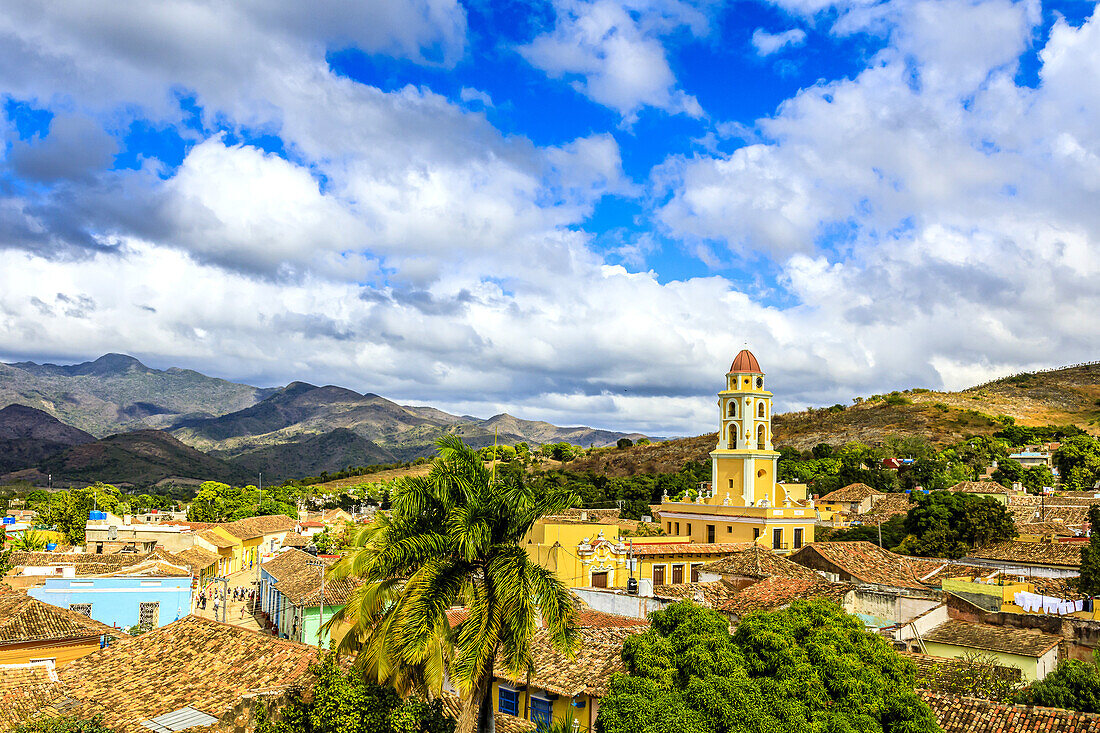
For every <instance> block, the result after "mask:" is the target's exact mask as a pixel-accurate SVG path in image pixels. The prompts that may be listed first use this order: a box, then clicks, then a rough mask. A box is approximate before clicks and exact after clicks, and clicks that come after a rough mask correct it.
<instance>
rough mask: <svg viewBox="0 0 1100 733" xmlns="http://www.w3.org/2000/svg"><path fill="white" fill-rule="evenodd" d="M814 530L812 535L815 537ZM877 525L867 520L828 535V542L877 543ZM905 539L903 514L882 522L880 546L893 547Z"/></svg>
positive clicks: (888, 548)
mask: <svg viewBox="0 0 1100 733" xmlns="http://www.w3.org/2000/svg"><path fill="white" fill-rule="evenodd" d="M818 531H820V530H815V533H814V537H815V538H816V537H817V532H818ZM878 538H879V526H878V525H877V524H875V523H873V522H870V521H868V522H867V523H865V524H860V525H858V526H855V527H850V528H848V529H845V530H842V531H839V532H837V533H835V534H833V535H831V536H830V537H829V541H830V542H859V541H862V542H871V543H873V544H876V545H877V544H878ZM904 539H905V515H903V514H899V515H897V516H894V517H890V519H888V520H886V521H885V522H883V523H882V546H883V547H885V548H886V549H887V550H890V549H893V548H895V547H897V546H898V545H900V544H901V542H902V540H904Z"/></svg>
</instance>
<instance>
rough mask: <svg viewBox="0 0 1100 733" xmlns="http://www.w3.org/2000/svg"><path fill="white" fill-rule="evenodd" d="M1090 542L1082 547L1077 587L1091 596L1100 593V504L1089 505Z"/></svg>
mask: <svg viewBox="0 0 1100 733" xmlns="http://www.w3.org/2000/svg"><path fill="white" fill-rule="evenodd" d="M1089 528H1090V530H1091V531H1090V536H1089V543H1088V545H1086V546H1085V547H1082V548H1081V574H1080V576H1078V578H1077V589H1078V590H1079V591H1081V592H1082V593H1085V594H1086V595H1090V596H1098V595H1100V506H1098V505H1096V504H1093V505H1092V506H1090V507H1089Z"/></svg>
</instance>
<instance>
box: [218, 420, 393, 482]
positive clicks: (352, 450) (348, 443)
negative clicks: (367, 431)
mask: <svg viewBox="0 0 1100 733" xmlns="http://www.w3.org/2000/svg"><path fill="white" fill-rule="evenodd" d="M396 462H397V458H395V457H394V455H393V454H392V453H390V452H389V451H388V450H386V449H385V448H383V447H382V446H380V445H378V444H377V443H374V442H372V441H370V440H367V439H366V438H363V437H361V436H359V435H357V434H356V433H355V432H354V431H352V430H348V429H347V428H336V429H335V430H330V431H329V432H327V433H321V434H320V435H317V436H314V437H311V438H306V439H304V440H300V441H295V442H291V443H281V444H279V445H269V446H265V447H263V448H256V449H254V450H250V451H248V452H247V453H242V454H240V455H239V456H237V457H236V458H233V459H232V460H230V461H229V463H230V464H232V465H233V466H236V467H238V468H241V469H244V470H246V471H248V472H249V473H250V474H251V475H256V474H257V473H259V472H263V474H264V476H265V477H270V480H272V481H281V480H283V479H286V478H291V477H294V478H299V477H302V476H320V475H321V473H322V472H325V471H328V472H330V473H334V472H336V471H340V470H342V469H344V468H347V467H348V466H371V465H377V464H380V463H396Z"/></svg>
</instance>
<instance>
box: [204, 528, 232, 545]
mask: <svg viewBox="0 0 1100 733" xmlns="http://www.w3.org/2000/svg"><path fill="white" fill-rule="evenodd" d="M197 536H198V537H201V538H202V539H204V540H206V541H207V542H209V543H210V544H212V545H213V546H214V547H218V548H221V549H228V548H230V547H233V546H235V545H238V544H240V543H239V542H236V541H234V540H232V539H230V538H228V537H226V536H225V535H222V534H218V533H217V532H215V531H214V530H212V529H203V530H199V533H198V535H197Z"/></svg>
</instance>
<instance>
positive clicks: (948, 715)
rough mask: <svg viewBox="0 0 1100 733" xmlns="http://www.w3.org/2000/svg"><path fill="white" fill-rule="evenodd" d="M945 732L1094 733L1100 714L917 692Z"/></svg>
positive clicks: (923, 691)
mask: <svg viewBox="0 0 1100 733" xmlns="http://www.w3.org/2000/svg"><path fill="white" fill-rule="evenodd" d="M917 694H918V695H920V697H921V699H922V700H924V701H925V702H926V703H928V705H929V706H930V707H931V708H932V712H933V713H935V715H936V721H937V722H938V723H939V724H940V727H941V728H943V731H944V733H1095V731H1097V730H1100V715H1094V714H1090V713H1078V712H1075V711H1073V710H1061V709H1058V708H1040V707H1026V706H1024V705H1006V704H1003V703H995V702H990V701H989V700H979V699H977V698H973V697H960V696H958V695H945V694H942V693H935V692H929V691H928V690H918V691H917Z"/></svg>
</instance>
